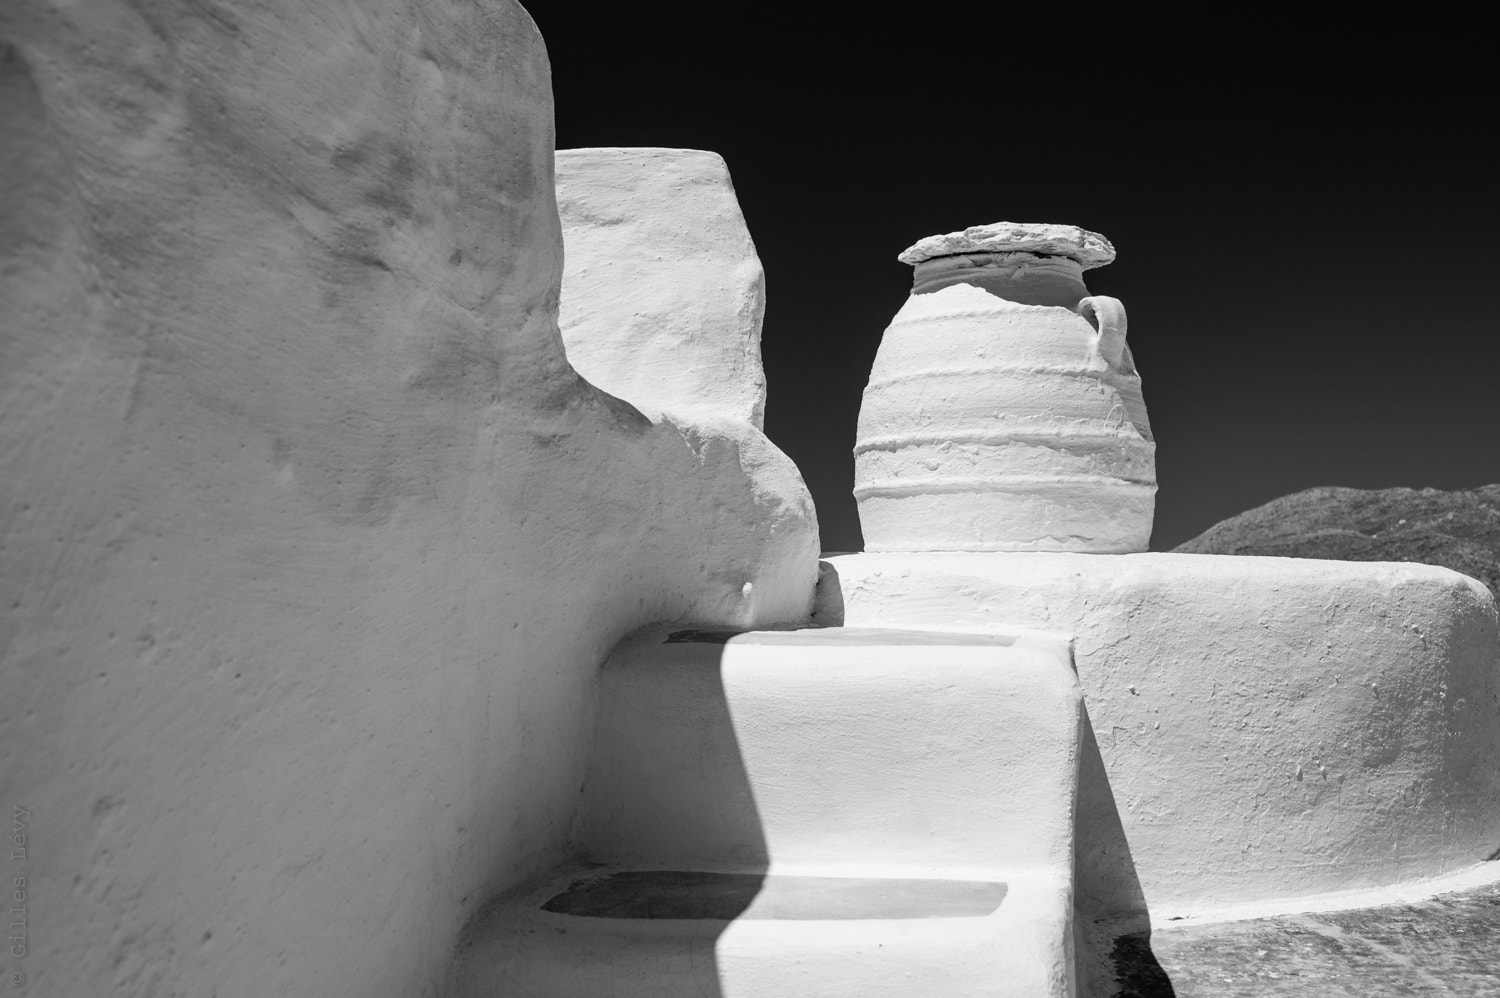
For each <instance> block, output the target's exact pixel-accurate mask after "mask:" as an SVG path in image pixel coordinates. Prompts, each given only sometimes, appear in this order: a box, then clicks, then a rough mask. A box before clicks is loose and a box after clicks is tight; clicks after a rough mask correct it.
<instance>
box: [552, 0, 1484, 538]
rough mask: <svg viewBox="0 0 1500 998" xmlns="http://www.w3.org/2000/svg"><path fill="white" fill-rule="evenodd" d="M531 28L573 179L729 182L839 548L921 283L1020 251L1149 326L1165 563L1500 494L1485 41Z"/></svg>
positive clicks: (1174, 28) (1084, 29)
mask: <svg viewBox="0 0 1500 998" xmlns="http://www.w3.org/2000/svg"><path fill="white" fill-rule="evenodd" d="M528 9H529V10H530V11H531V13H532V15H533V16H534V17H535V18H536V20H537V23H538V25H539V26H540V27H541V30H542V34H543V36H544V38H545V39H546V41H547V46H548V51H549V53H550V55H551V59H552V70H553V87H554V93H555V96H556V104H557V132H558V146H559V148H572V147H578V146H605V145H636V146H675V147H684V148H697V149H711V150H713V151H715V152H718V153H720V154H721V155H723V156H724V158H725V159H726V161H727V162H728V164H729V169H730V173H731V175H732V177H733V179H734V184H735V190H736V193H737V194H738V196H739V199H740V203H741V205H742V206H743V208H744V212H745V217H746V219H747V221H748V223H749V226H750V232H751V235H752V236H753V237H754V239H755V244H756V248H757V250H758V251H759V253H760V257H761V260H762V262H763V263H764V264H765V268H766V273H767V295H768V304H767V312H766V320H765V331H764V344H763V351H764V357H765V366H766V376H767V380H768V382H769V401H768V406H767V418H766V431H767V433H768V434H769V435H770V436H771V438H772V439H773V440H774V441H775V442H776V443H777V444H778V445H780V446H781V447H782V449H784V450H785V451H786V452H787V453H788V454H790V455H791V456H792V457H793V459H795V460H796V462H797V464H798V466H799V467H800V468H801V469H802V473H803V475H804V476H805V478H806V479H807V482H808V485H809V487H810V488H811V489H812V493H813V496H814V498H815V500H816V502H817V506H818V512H819V518H820V521H821V524H822V531H823V544H824V547H825V548H826V549H829V550H857V549H858V548H859V547H860V546H861V540H860V535H859V527H858V521H857V519H856V516H855V509H854V501H853V499H852V497H851V496H850V494H849V492H850V488H851V486H852V482H853V461H852V458H851V456H850V452H851V449H852V447H853V443H854V428H855V419H856V415H857V412H858V407H859V399H860V393H861V391H862V390H863V388H864V384H865V381H866V379H867V378H868V376H869V371H870V362H871V360H872V358H873V357H874V353H875V349H876V347H877V346H878V344H879V340H880V334H881V332H882V330H883V329H884V328H885V325H886V324H887V323H888V322H889V321H890V318H891V316H892V315H894V314H895V312H896V310H897V309H898V308H899V307H900V305H901V303H902V301H903V299H904V298H905V296H906V293H907V290H908V288H909V285H910V277H911V271H910V268H908V267H906V266H904V265H902V264H900V263H897V262H896V259H895V257H896V254H897V253H898V252H900V251H901V250H902V249H904V248H905V247H906V246H907V245H909V244H910V243H912V242H914V241H915V240H916V239H918V238H920V237H922V236H925V235H929V234H932V233H938V232H947V231H951V230H954V229H960V228H964V227H966V226H968V225H974V224H979V223H984V222H994V221H1000V220H1009V221H1037V222H1066V223H1071V224H1075V225H1081V226H1083V227H1084V228H1088V229H1093V230H1095V231H1098V232H1102V233H1103V234H1105V235H1106V236H1108V237H1109V238H1110V239H1111V240H1112V241H1113V242H1114V244H1115V247H1116V249H1117V250H1118V252H1119V260H1118V262H1116V263H1115V264H1112V265H1111V266H1109V267H1106V268H1104V269H1102V270H1096V271H1091V272H1090V274H1089V286H1090V289H1091V290H1092V291H1093V292H1094V293H1096V294H1111V295H1115V296H1116V297H1119V298H1121V299H1122V300H1124V302H1125V304H1126V306H1127V307H1128V309H1129V313H1130V343H1131V347H1132V350H1133V352H1134V354H1135V358H1136V362H1137V364H1138V365H1139V367H1140V369H1141V371H1142V374H1143V377H1144V381H1145V391H1146V401H1147V404H1148V406H1149V408H1150V413H1151V421H1152V426H1153V429H1154V430H1155V433H1156V438H1157V445H1158V451H1157V474H1158V479H1159V482H1160V491H1159V492H1158V495H1157V516H1156V531H1155V534H1154V536H1153V538H1152V548H1153V549H1156V550H1162V549H1167V548H1170V547H1172V546H1174V545H1176V544H1178V543H1180V542H1181V541H1183V540H1186V539H1187V538H1189V537H1192V536H1194V535H1195V534H1197V533H1199V532H1201V531H1202V530H1204V529H1206V528H1208V527H1209V526H1211V525H1212V524H1214V523H1216V522H1217V521H1219V520H1221V519H1223V518H1225V517H1227V516H1230V515H1233V514H1235V513H1238V512H1240V511H1242V510H1245V509H1248V508H1250V507H1253V506H1257V505H1259V504H1261V503H1263V502H1266V501H1268V500H1270V499H1273V498H1275V497H1277V496H1280V495H1284V494H1286V493H1289V492H1293V491H1296V490H1298V489H1303V488H1307V487H1310V486H1314V485H1345V486H1355V487H1361V488H1374V487H1385V486H1393V485H1406V486H1412V487H1421V486H1433V487H1437V488H1462V487H1469V486H1474V485H1478V484H1482V483H1488V482H1496V481H1500V447H1497V445H1496V442H1495V440H1494V439H1493V437H1492V433H1493V427H1494V414H1495V411H1496V397H1497V392H1496V389H1495V381H1496V374H1497V370H1500V320H1497V310H1500V300H1497V299H1500V295H1496V293H1495V291H1494V290H1493V289H1494V287H1495V281H1496V277H1497V276H1500V199H1497V196H1496V192H1495V180H1496V177H1497V174H1500V153H1497V150H1500V141H1497V139H1496V134H1495V133H1496V127H1497V120H1496V119H1497V115H1496V113H1495V108H1494V104H1495V94H1496V92H1497V87H1496V85H1495V81H1494V76H1495V69H1494V62H1495V59H1494V55H1493V53H1492V52H1490V51H1489V49H1488V46H1487V45H1485V43H1484V42H1483V35H1482V34H1481V32H1480V29H1479V27H1478V26H1477V25H1470V26H1468V27H1465V26H1464V25H1462V24H1453V25H1450V26H1448V27H1446V28H1445V29H1444V30H1443V32H1442V34H1441V35H1433V36H1428V37H1418V36H1417V35H1416V33H1415V32H1414V31H1413V30H1412V29H1411V28H1410V27H1408V26H1404V25H1399V24H1395V23H1392V24H1389V25H1381V24H1372V23H1371V21H1370V18H1369V16H1368V15H1363V18H1364V19H1363V20H1362V21H1361V23H1360V25H1359V26H1358V28H1357V29H1356V28H1353V27H1339V28H1337V29H1334V30H1328V31H1325V32H1323V33H1322V34H1314V33H1312V29H1310V28H1309V27H1308V26H1307V25H1305V24H1299V23H1295V22H1285V23H1280V22H1278V23H1270V22H1265V21H1253V22H1243V23H1235V24H1233V26H1232V27H1226V28H1221V29H1215V33H1209V31H1208V29H1204V30H1203V31H1202V32H1201V33H1193V32H1188V31H1184V30H1183V27H1182V23H1181V22H1176V23H1174V24H1173V25H1171V26H1168V27H1163V26H1160V25H1152V24H1144V23H1141V22H1139V21H1134V20H1122V21H1120V22H1118V23H1115V24H1102V23H1099V22H1097V21H1095V20H1093V19H1092V17H1091V16H1090V15H1088V14H1086V13H1085V11H1084V10H1083V9H1081V8H1079V9H1073V8H1066V9H1065V8H1061V7H1056V8H1047V10H1048V11H1056V12H1057V13H1055V14H1045V16H1042V17H1036V16H1031V15H1028V16H1026V17H1022V16H1020V15H1018V14H1017V13H1016V8H1015V7H1008V6H1007V5H972V6H962V5H952V4H945V5H938V4H933V5H925V6H924V5H910V6H908V7H905V8H901V9H902V15H901V17H899V18H889V19H881V18H880V17H877V16H876V15H874V14H873V13H872V12H873V11H874V10H876V9H877V8H874V7H870V6H865V5H836V6H828V7H817V6H816V5H814V6H813V9H814V10H815V11H817V12H816V13H812V14H808V13H806V12H803V13H800V14H795V15H794V14H793V13H791V12H790V11H791V10H792V9H793V8H792V7H791V6H790V5H786V6H783V5H764V4H757V5H740V4H717V5H715V4H708V3H704V4H698V5H679V4H674V3H660V4H640V5H633V4H632V5H610V6H608V7H598V8H596V7H594V6H593V5H590V6H589V9H588V10H587V12H584V11H583V10H581V9H579V8H578V7H576V6H574V7H572V9H565V8H563V7H562V6H561V5H554V6H544V5H542V4H540V3H537V4H532V5H528ZM1205 10H1207V9H1206V8H1205ZM844 12H855V13H844ZM1215 16H1216V17H1217V18H1221V19H1222V18H1224V17H1227V16H1230V15H1226V14H1223V13H1222V12H1220V13H1216V14H1215ZM1225 23H1228V22H1225Z"/></svg>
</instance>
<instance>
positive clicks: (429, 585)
mask: <svg viewBox="0 0 1500 998" xmlns="http://www.w3.org/2000/svg"><path fill="white" fill-rule="evenodd" d="M0 25H3V37H4V39H5V47H4V49H3V53H4V54H3V60H0V70H3V73H0V86H3V88H4V94H3V99H0V117H3V126H4V128H5V130H6V131H7V133H8V135H9V136H10V139H9V140H8V141H7V143H6V144H5V147H4V149H5V151H4V154H3V155H4V156H5V164H4V165H5V175H6V177H7V183H6V184H5V185H4V188H3V190H0V224H3V228H0V233H3V242H0V264H3V265H0V315H3V316H4V320H3V321H4V337H3V341H0V343H3V355H0V550H3V559H4V563H5V566H6V568H5V573H4V579H3V583H0V585H3V592H0V682H3V683H4V688H5V690H6V696H5V698H4V700H3V703H0V791H3V796H4V798H5V799H6V800H7V801H13V802H15V803H17V804H19V805H21V806H24V807H25V808H27V809H28V811H29V813H30V815H31V816H32V820H31V835H32V837H31V847H30V849H29V851H28V853H27V856H26V863H25V867H24V870H18V871H17V872H18V874H20V873H24V875H26V876H27V877H28V880H29V882H30V884H31V885H32V888H33V893H32V898H33V899H34V903H33V904H32V905H31V906H30V907H29V909H28V918H29V919H30V925H29V932H30V938H31V941H32V942H31V946H30V949H29V952H28V953H27V955H26V957H25V963H24V968H25V972H26V974H27V975H28V977H29V979H30V980H29V983H28V986H29V987H33V988H34V989H35V990H36V993H38V994H42V993H46V994H118V995H163V994H179V993H181V994H185V993H192V994H209V993H215V992H217V993H220V994H249V993H254V994H267V995H270V994H318V995H330V996H336V995H359V996H364V995H373V994H400V995H420V994H427V993H432V992H433V991H434V990H435V989H436V988H437V985H438V982H439V981H441V979H442V976H443V973H444V971H445V969H446V964H447V961H448V960H449V958H450V954H451V952H452V945H453V941H454V938H455V935H456V933H457V930H458V928H459V926H460V925H461V924H462V922H463V921H464V920H465V919H466V918H467V917H468V916H469V915H470V914H472V913H473V911H474V910H475V908H476V907H477V905H478V904H479V903H480V902H482V901H483V900H485V899H487V898H488V897H490V896H492V895H493V894H494V892H495V891H497V890H499V889H502V888H503V887H505V886H506V885H508V884H511V883H514V882H517V881H518V880H520V879H522V878H524V877H526V876H528V875H530V874H531V873H533V872H534V871H536V870H538V869H541V868H543V867H545V866H548V865H550V864H551V863H553V862H554V861H555V860H556V859H557V858H558V856H559V855H560V852H561V849H562V843H563V841H564V838H565V835H566V832H567V825H568V821H569V818H570V816H571V813H572V807H573V803H574V799H575V794H576V791H577V787H578V785H579V782H580V781H581V779H582V774H583V763H584V756H585V753H586V744H587V739H588V733H589V730H590V726H591V719H590V716H589V712H588V709H587V705H588V703H589V698H588V688H589V684H590V683H591V682H592V677H593V674H594V669H595V668H596V667H597V664H598V662H599V661H600V660H601V659H602V657H603V656H604V654H605V652H606V651H607V650H608V648H609V647H611V646H612V645H613V644H614V642H615V641H616V640H617V639H618V637H619V636H620V635H621V634H622V633H624V632H625V631H627V630H630V629H632V628H634V627H636V626H638V625H640V624H642V623H644V622H646V621H650V620H658V619H682V620H694V621H709V622H723V623H733V624H751V623H755V622H760V621H765V620H773V619H787V618H794V617H797V616H799V615H801V614H802V613H804V612H805V611H806V608H807V603H808V600H809V598H810V590H811V585H812V579H813V576H814V575H815V572H816V567H815V563H816V550H817V546H816V527H815V524H814V522H813V513H812V507H811V502H810V500H809V498H808V496H807V493H806V490H805V488H804V487H803V486H802V485H801V482H800V479H799V478H798V476H797V474H796V471H795V469H794V468H793V467H792V466H791V463H790V461H788V460H787V459H786V458H785V457H784V456H783V455H782V454H780V452H779V451H776V450H775V449H774V448H773V447H771V446H770V445H769V444H768V443H767V442H766V441H765V440H764V438H763V437H760V436H759V435H758V434H747V433H743V432H739V431H731V430H729V429H725V428H723V427H719V428H706V427H700V426H695V425H690V424H686V423H682V422H674V421H672V420H670V419H665V418H664V419H661V420H659V421H657V422H655V423H653V422H652V421H650V420H648V419H647V418H645V417H644V416H642V415H641V414H640V413H639V412H638V411H636V410H635V409H634V408H632V407H631V406H630V405H628V404H626V403H623V402H620V401H619V400H617V399H613V398H611V397H609V396H607V395H605V394H603V393H601V392H599V391H597V390H595V389H593V388H592V387H591V386H589V385H588V384H586V383H585V382H583V381H582V380H580V379H579V378H578V377H577V375H576V374H574V372H573V371H572V369H571V367H570V366H569V365H568V362H567V360H566V357H565V355H564V351H563V346H562V341H561V338H560V336H559V334H558V331H557V327H556V309H557V296H558V286H559V279H560V268H561V244H560V237H559V226H558V218H557V212H556V207H555V203H554V200H553V186H552V173H551V158H552V146H553V139H552V119H551V96H550V80H549V69H548V62H547V57H546V54H545V51H544V49H543V46H542V43H541V39H540V37H539V36H538V34H537V31H536V29H535V26H534V25H533V24H532V22H531V20H530V18H529V17H528V15H527V14H526V13H525V12H524V11H523V10H522V9H521V8H520V7H519V6H518V5H517V4H515V3H513V2H505V0H490V2H483V3H448V2H443V0H439V2H436V3H432V2H423V3H416V2H407V0H376V2H373V3H361V4H358V5H353V4H342V3H336V2H332V0H328V2H315V3H309V4H301V5H294V6H290V7H272V6H260V5H253V4H252V5H239V6H235V7H233V8H230V7H225V6H219V5H205V4H201V3H187V2H182V3H177V2H171V0H148V2H144V3H123V2H121V3H115V2H109V0H104V2H101V3H94V4H90V5H88V6H87V8H78V7H74V6H71V5H68V4H65V3H52V2H47V0H36V2H31V0H26V2H22V3H20V4H15V5H10V6H8V7H7V8H6V10H5V11H4V14H3V20H0Z"/></svg>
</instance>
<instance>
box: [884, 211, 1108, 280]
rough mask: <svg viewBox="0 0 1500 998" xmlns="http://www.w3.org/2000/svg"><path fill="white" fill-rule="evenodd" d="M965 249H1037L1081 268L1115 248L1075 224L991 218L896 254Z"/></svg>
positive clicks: (920, 255)
mask: <svg viewBox="0 0 1500 998" xmlns="http://www.w3.org/2000/svg"><path fill="white" fill-rule="evenodd" d="M966 253H1037V254H1042V255H1046V256H1062V257H1067V258H1068V259H1070V260H1073V261H1075V262H1077V263H1078V264H1080V265H1081V266H1082V267H1083V269H1084V270H1088V269H1090V268H1092V267H1102V266H1104V265H1105V264H1107V263H1110V262H1112V261H1113V260H1114V258H1115V248H1114V246H1113V245H1111V244H1110V241H1109V240H1108V239H1105V238H1104V237H1103V236H1101V235H1100V234H1099V233H1097V232H1090V231H1089V230H1087V229H1080V228H1079V227H1078V226H1076V225H1054V224H1051V223H1046V222H991V223H989V224H988V225H971V226H969V227H968V228H967V229H963V230H961V231H958V232H947V233H944V234H943V235H940V236H928V237H926V238H925V239H919V240H917V241H916V242H915V243H914V244H912V245H911V246H908V247H907V248H906V249H905V250H902V252H901V255H900V256H899V257H897V259H898V260H900V261H901V262H902V263H910V264H918V263H921V262H923V261H924V260H931V259H934V258H936V257H940V256H955V255H958V254H966Z"/></svg>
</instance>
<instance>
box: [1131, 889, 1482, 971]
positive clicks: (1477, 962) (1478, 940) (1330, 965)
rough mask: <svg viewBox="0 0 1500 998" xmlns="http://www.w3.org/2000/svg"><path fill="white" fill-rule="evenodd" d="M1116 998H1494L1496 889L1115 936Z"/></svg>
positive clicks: (1176, 925)
mask: <svg viewBox="0 0 1500 998" xmlns="http://www.w3.org/2000/svg"><path fill="white" fill-rule="evenodd" d="M1113 956H1114V963H1115V968H1116V973H1117V975H1118V979H1119V981H1120V984H1121V988H1120V990H1118V991H1117V992H1116V998H1174V996H1175V998H1210V996H1212V998H1252V996H1253V998H1276V996H1285V998H1291V996H1297V998H1303V996H1306V998H1315V996H1316V998H1344V996H1348V998H1407V996H1411V995H1424V996H1425V995H1464V996H1473V998H1483V996H1500V883H1491V884H1487V885H1485V886H1483V887H1476V888H1472V889H1470V890H1465V891H1456V892H1454V893H1451V894H1442V895H1439V896H1437V897H1435V898H1432V899H1430V900H1427V901H1417V902H1411V903H1407V904H1392V905H1383V906H1381V907H1378V908H1360V909H1354V910H1350V911H1327V912H1317V913H1310V914H1301V915H1282V916H1277V917H1274V918H1255V919H1247V920H1245V921H1239V922H1219V923H1213V924H1207V925H1183V924H1180V923H1173V922H1168V923H1166V924H1165V925H1161V926H1157V927H1156V928H1154V929H1153V931H1152V933H1151V938H1150V942H1149V945H1148V944H1147V942H1146V940H1145V938H1144V937H1143V936H1139V935H1135V936H1122V937H1121V938H1120V939H1118V940H1117V941H1116V943H1115V950H1114V954H1113Z"/></svg>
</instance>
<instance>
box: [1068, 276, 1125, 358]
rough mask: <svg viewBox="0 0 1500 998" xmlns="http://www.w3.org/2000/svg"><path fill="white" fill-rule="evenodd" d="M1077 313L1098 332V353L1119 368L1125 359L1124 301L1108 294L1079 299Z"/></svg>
mask: <svg viewBox="0 0 1500 998" xmlns="http://www.w3.org/2000/svg"><path fill="white" fill-rule="evenodd" d="M1078 314H1079V315H1081V316H1083V317H1084V318H1085V319H1087V320H1088V321H1089V325H1091V326H1093V327H1094V329H1096V330H1097V331H1098V333H1099V353H1100V355H1101V356H1103V358H1104V360H1105V362H1106V363H1108V364H1109V366H1110V367H1112V368H1114V369H1115V370H1117V371H1118V370H1119V369H1120V367H1121V365H1122V364H1123V363H1124V360H1125V303H1124V302H1122V301H1120V299H1118V298H1111V297H1109V295H1093V296H1091V297H1088V298H1082V299H1079V302H1078Z"/></svg>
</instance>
